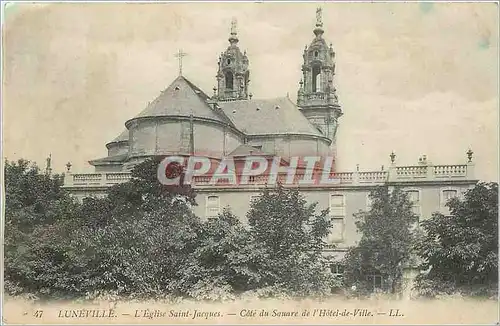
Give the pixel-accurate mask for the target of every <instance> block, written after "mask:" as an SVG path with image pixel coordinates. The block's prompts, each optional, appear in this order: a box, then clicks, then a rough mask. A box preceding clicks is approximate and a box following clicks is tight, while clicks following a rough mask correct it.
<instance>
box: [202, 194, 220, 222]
mask: <svg viewBox="0 0 500 326" xmlns="http://www.w3.org/2000/svg"><path fill="white" fill-rule="evenodd" d="M219 212H220V200H219V196H207V202H206V213H205V214H206V217H207V218H214V217H217V216H218V215H219Z"/></svg>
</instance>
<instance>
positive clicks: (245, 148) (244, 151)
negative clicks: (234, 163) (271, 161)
mask: <svg viewBox="0 0 500 326" xmlns="http://www.w3.org/2000/svg"><path fill="white" fill-rule="evenodd" d="M249 155H262V156H265V155H269V156H272V155H273V154H269V153H265V152H263V151H261V150H260V149H257V148H255V147H252V146H250V145H245V144H243V145H240V146H238V147H236V149H235V150H234V151H232V152H231V153H229V155H228V156H232V157H236V156H249Z"/></svg>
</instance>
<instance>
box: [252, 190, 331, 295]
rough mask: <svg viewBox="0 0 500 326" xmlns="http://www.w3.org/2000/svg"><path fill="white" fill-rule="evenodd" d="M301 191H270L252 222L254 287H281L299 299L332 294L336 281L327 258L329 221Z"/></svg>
mask: <svg viewBox="0 0 500 326" xmlns="http://www.w3.org/2000/svg"><path fill="white" fill-rule="evenodd" d="M315 208H316V204H313V205H307V203H306V200H305V199H304V197H303V196H302V195H300V193H299V192H298V190H297V189H285V188H284V187H283V186H281V185H278V187H277V188H276V189H275V190H273V191H271V190H269V189H266V190H265V191H264V192H263V194H262V196H260V198H259V199H258V200H256V201H254V202H253V203H252V205H251V208H250V211H249V212H248V214H247V218H248V221H249V225H250V234H251V236H252V238H253V250H252V251H253V255H254V256H253V263H254V267H255V269H256V270H257V272H258V274H259V276H260V277H259V279H258V280H256V281H257V282H256V283H255V284H254V285H253V287H254V288H269V287H272V288H278V289H283V290H284V291H285V292H286V293H289V294H291V295H294V296H304V295H320V294H325V293H328V292H329V291H330V289H331V287H332V286H333V285H334V280H333V277H332V275H331V273H329V272H328V271H327V270H326V261H325V258H324V257H323V255H322V250H323V248H324V245H325V244H326V243H325V238H326V236H327V235H328V232H329V228H330V221H329V219H328V217H327V215H328V211H327V210H325V211H322V212H321V213H320V214H316V213H315Z"/></svg>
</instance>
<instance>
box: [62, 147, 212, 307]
mask: <svg viewBox="0 0 500 326" xmlns="http://www.w3.org/2000/svg"><path fill="white" fill-rule="evenodd" d="M161 159H162V158H161V157H156V158H152V159H149V160H147V161H145V162H143V163H141V164H139V165H137V166H135V167H134V169H133V171H132V179H131V180H130V181H129V182H126V183H123V184H119V185H116V186H114V187H112V188H111V189H110V190H109V191H108V196H107V197H106V198H104V199H89V200H88V202H87V203H84V204H83V207H86V206H87V210H86V211H87V212H89V211H90V212H91V213H94V214H95V216H93V219H94V222H93V223H90V224H87V225H86V227H84V228H80V229H79V230H77V231H76V232H75V237H74V246H73V248H74V249H75V251H72V252H71V254H72V259H73V260H74V261H75V262H77V263H78V265H79V266H87V268H86V270H85V275H86V279H85V281H83V284H84V288H86V291H85V292H86V293H89V292H96V291H97V292H99V291H100V292H102V291H107V292H113V293H115V294H117V295H121V296H134V297H141V296H148V297H152V296H153V297H159V296H165V295H187V294H188V292H189V288H188V285H189V284H186V283H184V282H183V281H182V276H183V273H182V271H183V270H184V269H185V268H187V267H188V266H189V265H190V264H191V263H190V261H189V259H190V258H192V257H193V252H194V250H195V249H196V248H197V246H198V236H199V234H200V232H201V227H202V224H201V221H200V220H199V218H198V217H196V216H195V215H194V214H193V213H192V211H191V208H190V205H194V204H195V203H194V193H193V192H192V191H191V189H190V188H188V187H182V186H180V187H177V188H173V187H166V186H164V185H162V184H161V183H160V182H159V181H158V179H157V177H156V175H157V167H158V165H159V162H160V161H161ZM89 205H90V207H88V206H89ZM82 251H83V254H81V252H82Z"/></svg>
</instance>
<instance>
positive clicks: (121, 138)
mask: <svg viewBox="0 0 500 326" xmlns="http://www.w3.org/2000/svg"><path fill="white" fill-rule="evenodd" d="M127 140H128V129H125V130H124V131H122V133H121V134H119V135H118V136H117V137H116V138H115V139H113V140H112V141H110V142H109V143H108V144H111V143H118V142H121V141H127Z"/></svg>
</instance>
